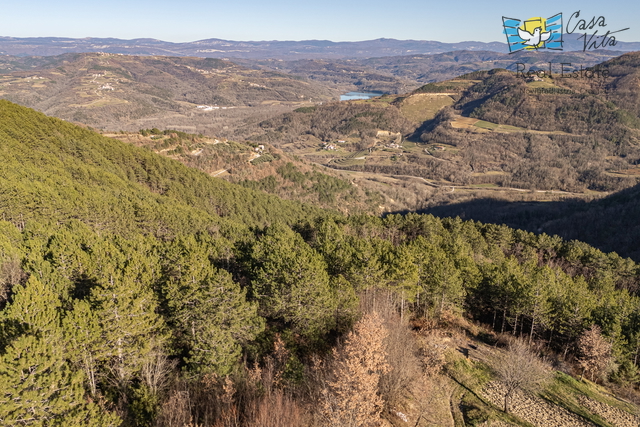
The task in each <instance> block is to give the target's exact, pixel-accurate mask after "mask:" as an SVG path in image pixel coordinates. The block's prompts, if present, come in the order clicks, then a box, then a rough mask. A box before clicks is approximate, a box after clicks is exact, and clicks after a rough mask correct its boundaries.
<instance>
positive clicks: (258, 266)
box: [250, 224, 335, 338]
mask: <svg viewBox="0 0 640 427" xmlns="http://www.w3.org/2000/svg"><path fill="white" fill-rule="evenodd" d="M250 258H251V264H250V272H251V273H250V274H251V294H252V297H253V298H254V299H255V300H257V301H258V302H259V303H260V308H261V311H262V313H263V315H265V316H266V317H267V318H271V319H274V320H283V321H285V322H287V323H289V324H290V325H291V326H292V327H293V329H294V330H296V331H298V332H299V333H301V334H303V335H305V336H308V337H310V338H317V337H319V336H321V335H323V334H325V333H327V332H328V331H329V330H330V329H331V328H332V327H333V316H332V313H333V312H334V308H335V299H334V297H333V295H332V293H331V289H330V287H329V276H328V274H327V267H326V264H325V263H324V260H323V259H322V257H321V256H320V255H319V254H318V253H317V252H316V251H315V250H313V249H312V248H311V247H309V245H308V244H307V243H306V242H305V241H304V240H303V239H302V237H301V236H300V235H299V234H297V233H295V232H294V231H292V230H291V229H289V228H287V227H284V226H283V225H281V224H276V225H273V226H271V227H269V228H267V229H266V230H265V233H264V235H263V236H261V237H259V238H258V239H257V241H256V242H255V244H254V245H253V246H252V248H251V252H250Z"/></svg>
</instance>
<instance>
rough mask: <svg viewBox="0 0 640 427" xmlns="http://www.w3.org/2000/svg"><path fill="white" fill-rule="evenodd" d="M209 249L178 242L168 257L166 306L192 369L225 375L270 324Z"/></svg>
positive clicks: (188, 240)
mask: <svg viewBox="0 0 640 427" xmlns="http://www.w3.org/2000/svg"><path fill="white" fill-rule="evenodd" d="M208 249H209V248H208V246H205V245H204V244H202V243H199V242H197V241H196V240H195V239H194V238H181V239H177V240H176V241H175V242H172V244H171V245H170V247H169V248H168V249H167V251H166V253H165V254H164V258H165V266H164V269H165V273H166V277H167V279H166V281H165V282H164V283H163V284H162V293H163V297H164V303H163V304H164V305H165V306H166V311H167V314H168V318H169V322H170V324H171V325H172V326H173V328H174V331H175V333H176V336H177V337H178V343H179V345H180V346H182V347H183V348H184V349H185V350H186V352H187V353H188V356H187V358H186V360H187V362H188V363H189V364H190V366H191V368H192V370H193V371H196V372H210V371H213V372H216V373H218V374H220V375H224V374H227V373H228V372H229V371H230V370H231V369H232V368H233V366H234V364H235V363H236V362H237V360H238V357H239V356H240V354H241V350H242V347H241V346H242V344H245V343H247V342H249V341H251V340H252V339H254V338H255V336H256V335H257V334H258V333H260V332H261V331H262V330H263V328H264V322H263V320H262V318H260V317H259V316H258V314H257V304H256V303H250V302H248V301H247V300H246V291H244V290H242V289H241V288H240V285H239V284H238V283H236V282H234V281H233V280H232V278H231V274H229V273H227V272H226V271H224V270H219V269H217V268H216V267H214V266H213V265H212V264H211V261H210V259H209V254H208Z"/></svg>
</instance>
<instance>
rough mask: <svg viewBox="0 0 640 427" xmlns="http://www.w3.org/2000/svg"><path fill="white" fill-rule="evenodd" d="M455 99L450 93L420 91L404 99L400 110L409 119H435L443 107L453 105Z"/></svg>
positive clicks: (418, 120)
mask: <svg viewBox="0 0 640 427" xmlns="http://www.w3.org/2000/svg"><path fill="white" fill-rule="evenodd" d="M453 103H454V101H453V98H451V97H450V96H448V95H437V94H430V93H420V94H415V95H411V96H410V97H408V98H406V99H405V100H404V101H402V104H401V105H400V112H401V113H402V115H404V116H405V117H406V118H407V119H409V120H411V121H413V122H416V123H422V122H424V121H427V120H431V119H433V118H434V117H435V116H436V114H437V113H438V111H440V110H441V109H442V108H444V107H446V106H448V105H453Z"/></svg>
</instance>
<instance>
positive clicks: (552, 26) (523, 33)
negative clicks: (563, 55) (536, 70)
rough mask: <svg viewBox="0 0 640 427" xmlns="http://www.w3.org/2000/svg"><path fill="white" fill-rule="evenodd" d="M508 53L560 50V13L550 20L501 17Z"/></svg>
mask: <svg viewBox="0 0 640 427" xmlns="http://www.w3.org/2000/svg"><path fill="white" fill-rule="evenodd" d="M502 25H503V27H504V31H503V32H504V34H506V36H507V43H508V44H509V53H514V52H517V51H519V50H538V49H552V50H562V43H563V40H562V13H558V14H557V15H554V16H552V17H551V18H546V19H545V18H541V17H535V18H529V19H527V20H524V21H523V20H520V19H514V18H507V17H504V16H503V17H502Z"/></svg>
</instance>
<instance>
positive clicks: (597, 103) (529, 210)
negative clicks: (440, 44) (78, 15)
mask: <svg viewBox="0 0 640 427" xmlns="http://www.w3.org/2000/svg"><path fill="white" fill-rule="evenodd" d="M150 43H151V42H150ZM205 47H206V46H205ZM459 55H460V56H459V57H458V54H455V53H454V54H451V53H449V54H446V53H445V54H442V55H440V56H439V57H438V58H437V59H434V58H435V55H433V57H431V58H427V57H426V56H425V57H419V56H412V57H410V58H397V57H389V58H387V59H385V58H377V59H376V58H374V59H371V60H369V59H366V60H363V61H362V62H361V63H356V60H355V59H354V60H353V63H352V64H351V65H350V67H352V68H350V69H349V71H353V72H348V73H347V72H346V71H344V72H343V71H342V70H346V68H342V69H341V68H340V67H342V66H343V65H344V64H339V63H338V61H332V62H331V63H326V64H325V65H326V70H327V73H326V74H322V73H321V70H322V67H323V65H322V64H321V62H320V60H316V59H314V60H312V61H308V62H306V63H304V64H303V62H304V61H307V60H304V61H302V60H298V59H296V60H295V61H293V62H296V61H299V63H298V64H297V65H300V66H301V67H302V68H304V67H308V69H307V72H308V74H304V73H302V72H300V71H298V72H294V71H293V70H292V68H287V69H275V68H273V69H271V68H269V67H272V66H273V64H269V62H270V61H267V60H264V61H263V60H260V61H255V62H253V64H250V63H249V62H251V61H254V60H253V59H251V60H245V61H244V62H243V61H238V63H236V62H234V61H231V60H226V59H225V60H223V59H213V58H209V59H205V58H196V57H184V56H173V57H161V56H126V55H120V54H114V53H79V54H65V55H62V56H60V57H55V58H49V59H34V58H28V59H16V60H12V62H11V61H6V62H5V66H7V67H28V69H26V68H25V69H22V70H16V69H11V70H9V69H8V68H5V71H3V74H0V96H1V97H2V98H4V99H2V100H0V144H2V154H1V155H2V160H3V161H2V162H1V164H0V213H1V217H0V384H8V386H6V387H4V388H3V389H2V391H0V423H2V424H7V425H21V423H22V421H20V420H21V419H22V418H20V417H23V416H24V414H25V413H32V412H33V411H31V409H32V408H36V411H35V412H33V413H35V415H33V417H34V418H35V419H37V420H39V421H40V420H49V419H55V420H56V422H57V423H59V424H60V425H88V426H95V427H102V426H108V427H129V426H131V427H133V426H149V427H175V426H179V427H186V426H194V425H199V426H206V427H235V426H238V425H242V426H247V427H301V426H309V427H343V426H345V425H350V426H357V427H369V426H372V425H376V426H380V427H398V426H402V425H413V426H416V427H429V426H443V427H445V426H446V427H463V426H468V425H494V426H501V427H513V426H527V427H530V426H536V427H538V426H540V427H549V426H558V427H564V426H572V425H575V426H598V427H613V426H616V427H617V426H623V427H626V426H632V425H636V424H637V423H638V419H639V418H638V417H639V416H640V409H639V408H640V397H639V396H640V394H639V391H638V387H639V386H640V381H639V378H640V377H639V368H638V357H639V354H640V335H639V334H638V327H639V326H638V325H639V319H640V311H639V310H640V309H639V307H640V296H639V292H640V275H639V273H640V267H639V266H638V264H637V262H638V260H639V259H640V258H639V256H640V255H639V254H638V245H637V241H638V238H640V224H638V220H637V218H638V217H640V211H639V210H638V206H639V202H638V200H640V198H639V197H638V191H639V189H640V184H638V183H639V182H640V173H638V169H639V166H638V165H639V164H640V124H639V123H640V122H639V120H640V119H638V117H639V114H640V98H639V95H638V91H637V83H638V81H639V79H640V77H639V76H640V74H639V73H640V54H638V53H629V54H625V55H622V56H615V57H614V58H609V57H607V55H609V53H605V54H602V55H603V56H598V55H600V54H590V55H577V56H575V57H576V58H582V59H588V60H591V61H594V63H595V61H597V60H599V59H601V60H602V61H604V62H602V64H601V65H600V66H601V67H603V68H605V69H607V70H608V71H609V72H610V74H611V78H610V79H609V80H605V81H585V80H579V79H567V80H561V79H556V78H551V77H544V78H539V79H538V80H535V79H533V78H532V79H525V78H520V77H518V75H517V74H516V73H515V72H514V70H513V69H511V68H510V67H509V66H504V67H502V66H500V65H506V63H504V62H500V61H506V59H504V57H502V58H497V57H496V58H497V59H495V58H494V59H492V60H490V59H486V61H487V62H486V69H485V68H484V66H483V67H481V68H480V69H476V70H474V72H473V73H467V71H469V70H471V69H473V67H475V66H476V65H477V64H476V63H475V62H474V61H476V60H477V59H478V57H480V59H482V58H483V57H485V56H484V55H488V54H486V53H478V52H461V53H459ZM553 55H557V54H553ZM566 55H569V53H566ZM571 55H574V54H571ZM502 56H504V55H502ZM463 57H466V58H467V59H463ZM530 57H532V56H531V55H530ZM456 58H457V59H456ZM485 58H486V57H485ZM526 58H527V57H526V56H523V58H519V59H518V60H523V61H524V60H526ZM554 58H556V59H558V58H559V56H554ZM537 59H538V60H540V61H533V60H532V65H533V66H538V65H539V64H541V63H542V62H541V60H542V59H548V57H547V56H545V57H544V58H543V57H542V56H541V57H539V58H537ZM323 61H325V60H323ZM349 61H351V60H349ZM358 61H359V60H358ZM365 61H370V63H369V65H366V66H365V65H363V63H364V62H365ZM413 61H418V62H420V63H422V64H423V65H422V66H424V67H425V68H427V67H431V68H429V70H431V71H429V72H426V71H425V73H424V75H421V76H418V73H419V71H418V70H417V68H419V66H418V65H416V70H414V72H412V73H409V71H408V70H409V69H410V67H408V66H407V67H405V65H402V64H411V63H413ZM437 61H440V62H442V64H441V65H442V67H440V66H437V65H434V64H435V62H437ZM465 61H469V62H466V63H465V64H466V65H465V64H459V65H456V66H453V65H452V63H453V62H465ZM282 62H283V63H284V62H286V61H284V60H283V61H282ZM345 62H348V61H345ZM7 64H9V65H7ZM393 64H395V65H393ZM474 64H475V65H474ZM281 65H282V67H283V68H285V67H293V64H292V63H288V64H281ZM374 65H375V67H374ZM376 67H377V68H376ZM385 67H386V69H384V68H385ZM393 67H396V68H395V69H394V70H391V68H393ZM403 69H405V71H402V70H403ZM438 70H439V71H438ZM465 73H466V74H465ZM340 74H345V75H347V74H349V76H344V77H342V78H337V77H335V76H337V75H340ZM445 75H446V77H443V78H436V77H433V76H445ZM369 78H371V79H369ZM432 79H435V80H432ZM539 88H552V89H557V91H555V92H551V93H549V92H544V91H536V90H535V89H539ZM370 90H379V91H380V92H377V93H378V94H379V93H382V94H381V95H379V96H372V97H368V98H367V99H357V100H356V99H354V100H348V101H339V100H338V99H339V96H340V95H341V94H345V93H347V92H350V91H354V92H366V91H370ZM19 104H23V105H19ZM36 109H37V110H40V112H38V111H36ZM44 113H46V115H45V114H44ZM56 117H58V118H56ZM480 221H481V222H480ZM592 245H593V246H592ZM627 257H632V258H627ZM634 260H635V261H634ZM345 390H346V391H347V392H345ZM354 390H357V392H354ZM3 399H4V400H3ZM43 402H46V404H45V403H43ZM27 403H28V405H27ZM25 405H27V406H28V407H27V406H25ZM29 411H31V412H29ZM47 422H48V421H42V423H44V424H42V425H47V424H46V423H47ZM22 424H24V423H22Z"/></svg>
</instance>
